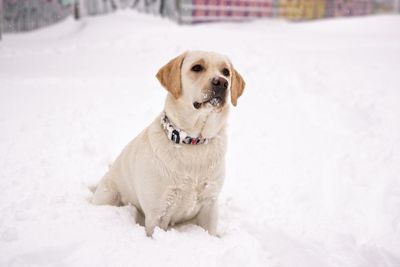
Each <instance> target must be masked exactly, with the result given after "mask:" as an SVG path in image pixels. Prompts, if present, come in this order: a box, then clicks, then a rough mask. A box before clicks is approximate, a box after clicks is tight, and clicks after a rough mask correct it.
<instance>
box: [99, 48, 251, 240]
mask: <svg viewBox="0 0 400 267" xmlns="http://www.w3.org/2000/svg"><path fill="white" fill-rule="evenodd" d="M157 78H158V80H159V81H160V83H161V84H162V86H163V87H165V89H167V90H168V92H169V94H168V96H167V98H166V101H165V107H164V110H163V112H162V113H161V114H160V115H159V116H158V117H157V118H156V119H155V120H154V121H153V123H151V124H150V126H148V127H147V128H146V129H145V130H144V131H143V132H142V133H140V134H139V135H138V136H137V137H136V138H135V139H133V140H132V141H131V142H130V143H129V144H128V145H127V146H126V147H125V148H124V150H123V151H122V153H121V154H120V155H119V156H118V158H117V159H116V161H115V162H114V163H113V165H112V166H111V167H110V170H109V171H108V172H107V173H106V174H105V176H104V177H103V178H102V180H101V181H100V183H99V184H98V186H97V187H96V189H95V192H94V195H93V198H92V203H94V204H96V205H131V206H132V208H133V211H134V216H135V219H136V221H138V220H140V219H139V217H141V218H142V220H143V216H144V225H145V229H146V234H147V235H148V236H151V235H152V234H153V231H154V228H155V227H156V226H158V227H160V228H162V229H164V230H166V229H168V227H169V226H173V225H174V224H176V223H183V222H191V223H195V224H197V225H199V226H201V227H203V228H204V229H205V230H207V231H208V232H209V233H210V234H211V235H216V227H217V198H218V194H219V192H220V190H221V187H222V184H223V180H224V172H225V170H224V169H225V152H226V141H227V140H226V130H225V128H226V120H227V116H228V111H229V106H230V104H229V98H230V101H231V103H232V104H233V105H234V106H236V104H237V100H238V97H239V96H240V95H241V94H242V93H243V90H244V86H245V82H244V81H243V79H242V77H241V76H240V74H239V73H238V72H237V71H236V70H235V69H234V68H233V66H232V64H231V63H230V61H229V60H228V59H227V58H226V57H225V56H221V55H219V54H216V53H211V52H202V51H189V52H186V53H184V54H182V55H180V56H178V57H176V58H174V59H172V60H171V61H170V62H168V64H166V65H165V66H163V67H162V68H161V69H160V70H159V72H158V73H157Z"/></svg>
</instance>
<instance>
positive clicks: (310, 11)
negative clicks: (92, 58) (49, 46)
mask: <svg viewBox="0 0 400 267" xmlns="http://www.w3.org/2000/svg"><path fill="white" fill-rule="evenodd" d="M128 8H134V9H137V10H140V11H142V12H146V13H151V14H155V15H160V16H163V17H168V18H170V19H172V20H174V21H176V22H178V23H184V24H190V23H197V22H207V21H208V22H209V21H243V20H252V19H257V18H274V17H281V18H286V19H288V20H294V21H299V20H312V19H322V18H332V17H345V16H366V15H372V14H379V13H398V12H400V4H399V0H170V1H167V0H2V8H1V7H0V10H1V14H0V23H1V27H0V31H2V32H21V31H30V30H34V29H37V28H41V27H45V26H47V25H51V24H54V23H57V22H59V21H61V20H63V19H65V18H66V17H68V16H74V17H75V18H76V19H80V18H82V17H84V16H94V15H99V14H106V13H110V12H113V11H115V10H117V9H128Z"/></svg>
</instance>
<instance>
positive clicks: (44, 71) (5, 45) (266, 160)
mask: <svg viewBox="0 0 400 267" xmlns="http://www.w3.org/2000/svg"><path fill="white" fill-rule="evenodd" d="M398 25H400V17H399V16H374V17H367V18H351V19H336V20H325V21H317V22H307V23H288V22H284V21H280V20H261V21H257V22H251V23H242V24H240V23H217V24H204V25H195V26H178V25H176V24H174V23H172V22H170V21H168V20H164V19H161V18H157V17H152V16H146V15H143V14H138V13H136V12H133V11H124V12H118V13H116V14H113V15H110V16H102V17H94V18H87V19H85V20H83V21H80V22H75V21H73V20H71V19H70V20H67V21H65V22H63V23H61V24H58V25H55V26H52V27H49V28H46V29H42V30H39V31H35V32H32V33H25V34H15V35H5V36H4V38H3V40H2V41H1V42H0V129H1V131H0V192H1V194H0V266H10V267H11V266H89V267H90V266H96V267H97V266H282V267H293V266H296V267H321V266H329V267H330V266H337V267H347V266H349V267H383V266H388V267H398V266H400V175H399V173H400V106H399V100H400V90H399V88H400V87H399V84H400V83H399V82H400V27H398ZM188 49H191V50H195V49H200V50H211V51H216V52H220V53H223V54H226V55H228V56H229V57H230V59H231V60H232V62H233V63H234V65H235V66H236V67H237V69H238V70H239V72H240V73H241V74H242V75H243V77H244V78H245V80H246V82H247V88H246V90H245V92H244V95H243V96H242V97H241V98H240V99H239V103H238V106H237V107H236V108H234V109H233V110H232V113H231V116H230V123H229V152H228V156H227V176H226V180H225V181H226V182H225V185H224V189H223V192H222V194H221V197H220V218H219V233H220V236H221V237H220V238H216V237H211V236H209V235H208V234H207V233H205V232H204V231H203V230H202V229H200V228H199V227H196V226H184V227H178V228H175V229H173V230H171V231H168V232H164V231H162V230H159V229H157V230H156V232H155V234H154V238H153V239H149V238H147V237H146V236H145V233H144V229H143V228H142V227H141V226H139V225H135V224H134V223H133V219H132V216H131V214H130V211H129V207H110V206H100V207H97V206H92V205H90V204H89V203H88V202H87V199H88V198H89V197H90V195H91V192H90V190H89V189H88V186H90V185H94V184H96V182H97V181H98V180H99V179H100V178H101V176H102V175H103V174H104V172H105V171H106V169H107V166H108V164H109V163H110V162H112V160H113V159H114V158H115V157H116V156H117V155H118V153H119V152H120V151H121V149H122V148H123V147H124V146H125V145H126V144H127V143H128V141H129V140H131V139H132V138H133V137H134V136H136V135H137V134H138V133H139V132H140V131H141V130H142V129H143V128H144V127H145V126H147V125H148V124H149V123H150V122H151V121H152V120H153V119H154V117H155V116H156V115H158V114H159V113H160V112H161V111H162V105H163V101H164V97H165V94H166V92H165V91H164V90H163V89H161V86H160V85H159V84H158V82H157V80H156V79H155V77H154V76H155V74H156V72H157V70H158V68H159V67H160V66H162V65H163V64H164V63H166V62H167V61H168V60H169V59H170V58H172V57H174V56H176V55H178V54H179V53H181V52H183V51H185V50H188Z"/></svg>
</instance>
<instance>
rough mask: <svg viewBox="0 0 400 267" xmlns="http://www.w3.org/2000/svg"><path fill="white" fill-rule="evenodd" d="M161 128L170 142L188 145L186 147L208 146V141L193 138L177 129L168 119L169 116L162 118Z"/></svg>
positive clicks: (165, 115)
mask: <svg viewBox="0 0 400 267" xmlns="http://www.w3.org/2000/svg"><path fill="white" fill-rule="evenodd" d="M161 126H162V127H163V128H164V131H165V133H166V134H167V137H168V139H169V140H171V141H172V142H174V143H175V144H186V145H202V144H207V143H208V139H207V138H202V137H191V136H189V135H188V134H187V133H185V132H184V131H182V130H180V129H178V128H176V127H175V126H174V125H173V124H172V123H171V122H170V121H169V119H168V117H167V114H166V113H165V112H164V114H163V115H162V116H161Z"/></svg>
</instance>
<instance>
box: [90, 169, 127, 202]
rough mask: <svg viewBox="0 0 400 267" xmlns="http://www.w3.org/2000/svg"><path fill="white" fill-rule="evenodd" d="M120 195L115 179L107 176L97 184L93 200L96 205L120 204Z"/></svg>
mask: <svg viewBox="0 0 400 267" xmlns="http://www.w3.org/2000/svg"><path fill="white" fill-rule="evenodd" d="M120 200H121V199H120V195H119V193H118V191H117V188H116V186H115V184H114V182H113V181H111V180H110V179H109V178H108V177H107V176H105V177H104V178H103V179H102V180H101V181H100V183H99V184H98V185H97V187H96V190H95V191H94V194H93V196H92V199H91V202H92V204H94V205H113V206H119V205H120V202H121V201H120Z"/></svg>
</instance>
